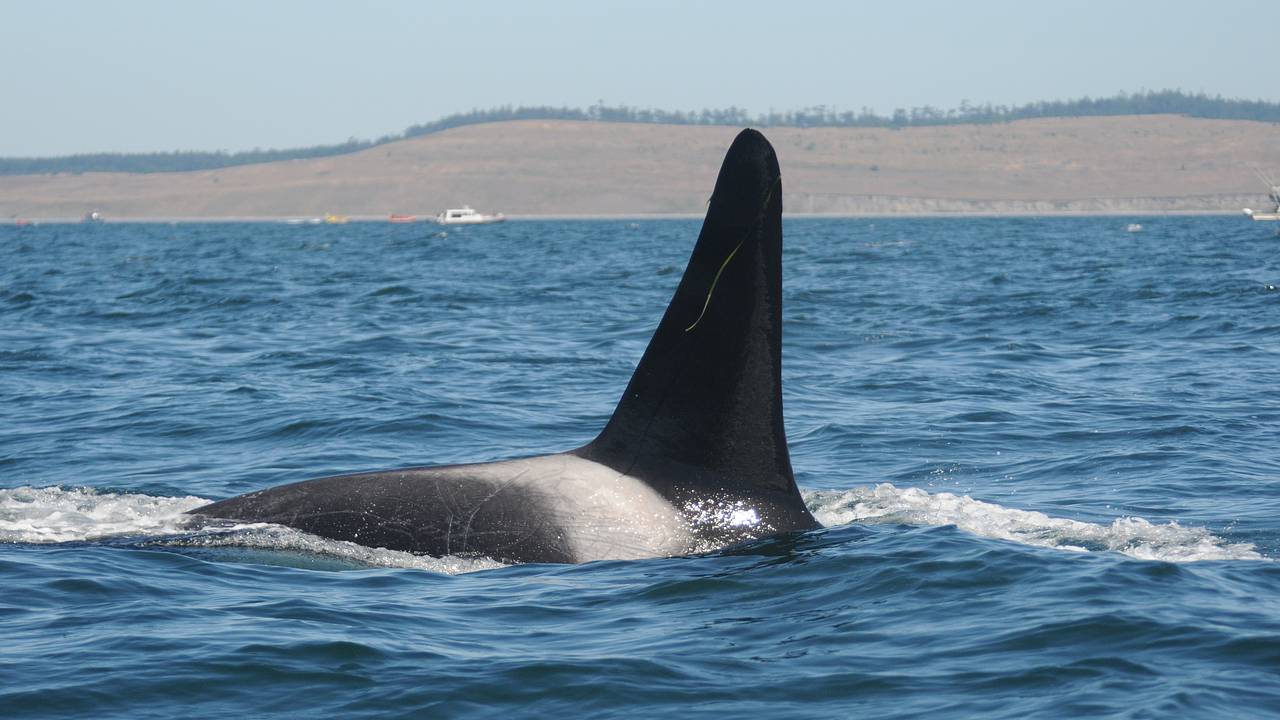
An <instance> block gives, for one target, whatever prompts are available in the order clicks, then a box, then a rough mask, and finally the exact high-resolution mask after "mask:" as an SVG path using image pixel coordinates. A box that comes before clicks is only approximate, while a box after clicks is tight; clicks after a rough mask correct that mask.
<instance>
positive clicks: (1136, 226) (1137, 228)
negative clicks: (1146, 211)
mask: <svg viewBox="0 0 1280 720" xmlns="http://www.w3.org/2000/svg"><path fill="white" fill-rule="evenodd" d="M1124 230H1125V232H1142V223H1129V227H1127V228H1125V229H1124Z"/></svg>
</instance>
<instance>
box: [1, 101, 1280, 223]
mask: <svg viewBox="0 0 1280 720" xmlns="http://www.w3.org/2000/svg"><path fill="white" fill-rule="evenodd" d="M738 130H739V128H736V127H721V126H692V125H658V124H641V123H604V122H576V121H546V120H521V121H510V122H495V123H485V124H478V125H469V126H465V127H460V128H455V129H452V130H446V131H443V132H438V133H433V134H430V135H425V136H422V137H417V138H413V139H408V140H401V141H396V142H391V143H387V144H385V145H379V146H376V147H373V148H370V149H367V150H363V151H361V152H357V153H352V154H349V155H339V156H332V157H325V158H316V159H308V160H289V161H282V162H273V163H263V164H258V165H244V166H239V167H232V168H225V169H219V170H208V171H196V172H179V173H150V174H132V173H83V174H70V173H58V174H45V175H14V176H4V177H0V221H7V220H11V219H14V218H25V219H51V218H77V217H79V216H81V215H83V214H84V213H85V212H87V211H89V210H92V209H98V210H100V211H101V212H102V213H103V214H104V215H105V216H106V217H107V218H109V219H155V218H171V219H182V218H192V219H195V218H204V219H219V218H225V219H231V218H246V219H254V218H263V219H268V218H284V217H296V216H317V215H323V214H324V213H341V214H344V215H350V216H355V217H360V216H366V217H380V216H382V217H385V216H387V215H390V214H393V213H400V214H416V215H419V216H421V215H434V214H435V213H437V212H439V211H440V210H442V209H444V208H446V207H457V206H460V205H462V204H469V205H472V206H474V207H477V208H481V209H483V210H486V211H495V212H503V213H505V214H507V215H508V216H610V215H615V216H616V215H621V216H641V215H700V214H701V213H703V212H704V211H705V208H706V202H707V188H708V187H710V186H711V184H712V183H714V181H715V174H716V169H717V167H718V164H719V160H720V158H721V157H722V155H723V153H724V150H725V148H726V147H727V146H728V144H729V142H730V141H732V139H733V137H734V135H735V134H736V133H737V131H738ZM764 132H765V134H766V135H767V136H768V137H769V139H770V141H771V142H772V143H773V145H774V147H776V148H777V151H778V155H779V159H780V161H781V163H782V167H783V169H784V173H783V183H784V188H785V193H786V194H785V209H786V212H787V214H789V215H805V214H813V215H824V214H829V215H896V214H903V215H915V214H1080V213H1178V212H1199V213H1211V212H1232V213H1234V212H1239V210H1240V208H1241V207H1245V206H1257V205H1258V204H1259V203H1260V202H1264V199H1265V194H1266V193H1265V189H1264V188H1263V187H1262V185H1261V183H1260V182H1259V181H1258V180H1257V178H1256V177H1254V174H1253V170H1252V168H1254V167H1259V168H1262V169H1264V170H1269V171H1271V172H1272V173H1276V172H1280V124H1275V123H1264V122H1254V121H1235V120H1207V119H1195V118H1188V117H1182V116H1174V115H1143V116H1118V117H1096V118H1046V119H1036V120H1018V121H1013V122H1007V123H997V124H982V125H945V126H934V127H911V128H903V129H891V128H793V127H774V128H765V129H764Z"/></svg>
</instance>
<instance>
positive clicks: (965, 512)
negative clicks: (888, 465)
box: [804, 483, 1267, 562]
mask: <svg viewBox="0 0 1280 720" xmlns="http://www.w3.org/2000/svg"><path fill="white" fill-rule="evenodd" d="M804 498H805V504H807V505H808V506H809V509H810V510H811V511H812V512H813V514H814V517H815V518H817V520H818V522H820V523H822V524H823V525H827V526H831V525H845V524H848V523H864V524H887V523H900V524H904V525H955V526H956V527H958V528H960V529H961V530H964V531H966V532H970V533H973V534H974V535H978V536H980V537H987V538H994V539H999V540H1010V541H1013V542H1017V543H1022V544H1025V545H1035V546H1038V547H1047V548H1054V549H1057V550H1066V551H1072V552H1097V551H1113V552H1119V553H1123V554H1125V555H1128V556H1130V557H1134V558H1138V559H1141V560H1159V561H1164V562H1196V561H1203V560H1266V559H1267V558H1265V557H1264V556H1263V555H1262V554H1261V553H1259V552H1258V551H1257V550H1256V549H1255V548H1254V546H1253V545H1252V544H1250V543H1232V542H1229V541H1227V540H1225V539H1223V538H1220V537H1217V536H1215V535H1214V534H1212V533H1210V532H1209V531H1208V530H1206V529H1204V528H1199V527H1184V526H1182V525H1179V524H1178V523H1176V522H1170V523H1167V524H1155V523H1152V522H1150V521H1148V520H1144V519H1142V518H1138V517H1121V518H1116V519H1115V520H1114V521H1113V522H1112V523H1111V524H1110V525H1099V524H1095V523H1088V522H1082V521H1079V520H1069V519H1066V518H1056V517H1051V516H1049V515H1046V514H1044V513H1042V512H1036V511H1031V510H1017V509H1014V508H1007V507H1004V506H1001V505H997V504H995V503H989V502H983V501H981V500H974V499H973V498H971V497H969V496H967V495H956V494H953V493H948V492H939V493H928V492H925V491H924V490H921V489H919V488H898V487H895V486H894V485H891V484H889V483H881V484H878V485H875V486H874V487H860V488H854V489H852V490H846V491H823V490H819V491H808V492H805V493H804Z"/></svg>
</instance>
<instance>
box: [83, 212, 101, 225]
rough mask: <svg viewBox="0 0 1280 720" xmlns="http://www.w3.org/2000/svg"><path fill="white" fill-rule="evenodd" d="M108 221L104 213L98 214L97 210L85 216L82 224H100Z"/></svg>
mask: <svg viewBox="0 0 1280 720" xmlns="http://www.w3.org/2000/svg"><path fill="white" fill-rule="evenodd" d="M106 220H107V219H106V218H105V217H103V216H102V213H101V212H98V211H97V210H90V211H89V212H87V213H85V214H84V217H83V218H81V222H87V223H100V222H106Z"/></svg>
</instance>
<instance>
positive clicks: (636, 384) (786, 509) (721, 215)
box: [192, 130, 818, 562]
mask: <svg viewBox="0 0 1280 720" xmlns="http://www.w3.org/2000/svg"><path fill="white" fill-rule="evenodd" d="M569 454H571V455H575V456H577V457H579V458H583V459H586V460H591V461H593V462H596V463H600V464H602V465H605V466H607V467H608V468H611V469H612V470H614V471H616V472H617V473H619V474H622V475H628V476H631V477H635V478H638V479H640V480H642V481H643V482H644V483H645V484H647V485H648V486H649V487H651V488H652V489H653V490H654V491H656V492H657V493H658V494H659V495H661V496H662V497H663V498H665V499H666V500H668V501H669V502H670V503H671V504H672V505H673V506H674V507H675V508H676V509H677V510H678V511H680V512H682V513H683V515H682V517H683V518H684V521H685V522H686V523H687V524H688V526H689V530H690V532H691V533H692V536H693V537H695V538H696V539H697V540H698V541H699V542H698V545H697V548H698V549H705V548H706V547H709V546H723V545H727V544H730V543H733V542H738V541H741V540H744V539H750V538H753V537H764V536H768V535H773V534H778V533H785V532H794V531H801V530H807V529H811V528H815V527H817V526H818V524H817V522H816V521H814V519H813V516H812V515H810V513H809V511H808V509H807V508H805V506H804V503H803V501H802V499H801V497H800V492H799V490H798V489H797V488H796V483H795V477H794V475H793V474H792V470H791V460H790V456H789V454H788V452H787V441H786V431H785V428H784V427H783V415H782V180H781V176H780V173H779V169H778V161H777V157H776V156H775V154H774V151H773V148H772V147H771V146H770V145H769V142H768V141H767V140H765V138H764V136H763V135H761V134H760V133H758V132H756V131H754V130H744V131H742V132H741V133H740V134H739V135H738V136H737V138H736V139H735V140H734V142H733V145H732V146H731V147H730V148H729V151H728V153H727V154H726V156H725V159H724V163H723V165H722V166H721V168H720V174H719V177H718V179H717V180H716V186H715V191H714V193H713V195H712V197H711V202H710V207H709V208H708V211H707V216H706V220H705V221H704V223H703V226H702V232H701V233H700V235H699V236H698V241H697V244H696V246H695V247H694V250H693V254H692V256H691V257H690V259H689V265H688V267H687V268H686V270H685V273H684V276H683V278H682V279H681V281H680V285H679V287H678V288H677V289H676V292H675V295H674V297H673V298H672V299H671V303H670V305H669V306H668V307H667V311H666V314H665V315H664V316H663V318H662V321H661V323H660V324H659V326H658V329H657V331H656V332H655V333H654V336H653V339H652V340H651V341H650V343H649V346H648V348H647V349H646V350H645V353H644V356H643V358H642V359H641V360H640V364H639V365H638V366H637V367H636V370H635V374H634V375H633V376H632V378H631V382H630V384H628V386H627V389H626V391H625V392H624V393H623V395H622V398H621V400H619V402H618V406H617V408H616V410H615V411H614V413H613V416H612V417H611V418H610V420H609V422H608V424H607V425H606V426H605V428H604V430H603V431H602V432H601V433H600V435H599V436H598V437H597V438H596V439H595V440H593V441H592V442H590V443H588V444H587V445H585V446H583V447H581V448H578V449H576V450H571V451H569ZM498 468H499V469H505V468H506V466H498ZM494 470H495V467H494V466H493V465H486V464H478V465H455V466H442V467H420V468H407V469H402V470H390V471H380V472H371V473H360V474H355V475H343V476H337V477H329V478H321V479H317V480H308V481H304V482H300V483H294V484H291V485H285V486H281V487H277V488H272V489H268V490H262V491H258V492H253V493H248V494H246V495H241V496H239V497H235V498H231V499H228V500H223V501H221V502H216V503H213V504H210V505H206V506H204V507H201V508H198V509H196V510H193V511H192V512H193V513H195V514H197V515H204V516H208V517H214V518H227V519H232V520H239V521H253V522H272V523H278V524H282V525H287V526H290V527H294V528H297V529H299V530H303V531H306V532H309V533H313V534H316V535H320V536H323V537H327V538H334V539H339V540H349V541H353V542H357V543H360V544H362V545H367V546H371V547H385V548H390V549H395V550H405V551H409V552H414V553H423V554H428V555H435V556H443V555H482V556H486V557H492V558H495V559H498V560H502V561H505V562H581V561H586V560H592V559H599V558H597V557H583V556H581V553H578V552H576V551H575V550H574V547H573V544H572V543H570V542H568V541H567V540H566V538H567V537H568V536H569V535H571V534H572V531H573V528H574V527H580V526H581V523H582V522H583V521H584V520H585V519H583V518H575V517H572V516H569V515H568V514H566V512H564V511H563V506H564V503H563V502H561V500H560V498H559V497H557V495H556V494H555V493H554V492H551V491H545V492H544V491H543V490H542V489H541V488H540V487H539V486H538V485H537V484H532V485H531V484H529V483H527V482H522V481H520V479H519V478H504V477H501V473H498V475H497V476H495V473H494ZM708 503H710V504H713V505H717V506H721V507H749V508H751V509H753V510H755V511H756V513H757V514H758V516H759V518H760V522H759V523H758V524H756V525H754V526H752V527H750V528H746V529H744V528H741V527H733V528H729V527H725V526H723V524H717V523H708V522H705V521H703V520H701V519H700V518H699V517H698V514H697V513H691V512H687V511H686V509H687V508H689V507H690V506H693V505H701V506H705V505H706V504H708ZM690 549H693V548H690Z"/></svg>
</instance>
